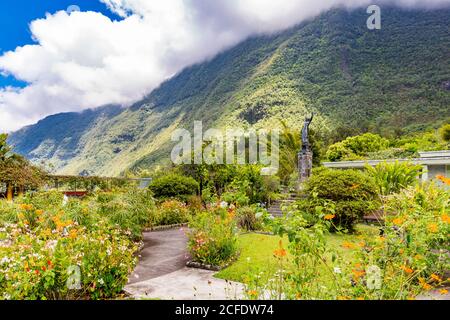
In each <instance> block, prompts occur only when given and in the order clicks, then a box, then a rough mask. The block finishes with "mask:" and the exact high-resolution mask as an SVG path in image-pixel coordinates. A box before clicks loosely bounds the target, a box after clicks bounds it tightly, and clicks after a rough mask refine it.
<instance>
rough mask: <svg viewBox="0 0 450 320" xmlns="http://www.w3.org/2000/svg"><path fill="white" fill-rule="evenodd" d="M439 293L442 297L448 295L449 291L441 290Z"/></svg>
mask: <svg viewBox="0 0 450 320" xmlns="http://www.w3.org/2000/svg"><path fill="white" fill-rule="evenodd" d="M439 293H440V294H441V295H446V294H447V293H448V290H447V289H441V290H439Z"/></svg>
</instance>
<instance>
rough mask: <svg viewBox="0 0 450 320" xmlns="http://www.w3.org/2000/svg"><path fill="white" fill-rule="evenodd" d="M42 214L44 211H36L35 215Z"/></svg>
mask: <svg viewBox="0 0 450 320" xmlns="http://www.w3.org/2000/svg"><path fill="white" fill-rule="evenodd" d="M43 213H44V210H36V214H37V215H38V216H40V215H42V214H43Z"/></svg>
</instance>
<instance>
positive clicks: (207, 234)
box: [188, 209, 238, 266]
mask: <svg viewBox="0 0 450 320" xmlns="http://www.w3.org/2000/svg"><path fill="white" fill-rule="evenodd" d="M189 227H190V229H191V231H190V232H189V234H188V238H189V240H188V248H189V252H190V254H191V256H192V258H193V260H194V261H195V262H200V263H203V264H207V265H214V266H223V265H225V264H226V263H228V262H229V261H230V260H232V259H233V258H234V257H235V256H236V254H237V251H238V247H237V227H236V222H235V217H234V211H232V210H230V211H228V212H227V211H226V210H225V209H217V210H215V211H213V212H202V213H199V214H198V215H196V216H195V217H194V218H192V219H191V221H190V223H189Z"/></svg>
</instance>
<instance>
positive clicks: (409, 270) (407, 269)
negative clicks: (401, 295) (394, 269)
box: [400, 266, 414, 274]
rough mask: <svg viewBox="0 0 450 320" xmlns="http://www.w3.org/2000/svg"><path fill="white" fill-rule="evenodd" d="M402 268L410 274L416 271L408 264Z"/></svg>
mask: <svg viewBox="0 0 450 320" xmlns="http://www.w3.org/2000/svg"><path fill="white" fill-rule="evenodd" d="M400 269H402V270H403V271H405V272H406V273H409V274H411V273H413V272H414V270H413V269H411V268H410V267H408V266H401V267H400Z"/></svg>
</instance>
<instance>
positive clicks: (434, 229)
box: [428, 223, 439, 233]
mask: <svg viewBox="0 0 450 320" xmlns="http://www.w3.org/2000/svg"><path fill="white" fill-rule="evenodd" d="M428 231H430V232H431V233H436V232H438V231H439V226H438V225H437V223H430V224H429V225H428Z"/></svg>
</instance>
